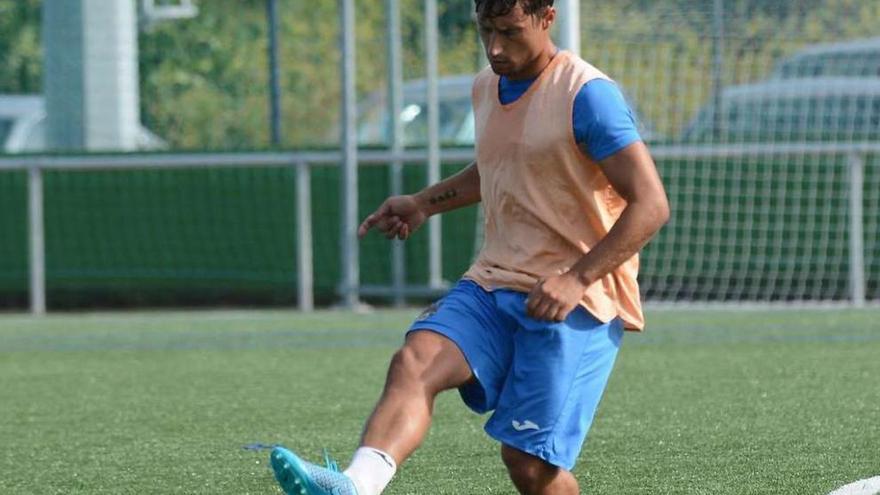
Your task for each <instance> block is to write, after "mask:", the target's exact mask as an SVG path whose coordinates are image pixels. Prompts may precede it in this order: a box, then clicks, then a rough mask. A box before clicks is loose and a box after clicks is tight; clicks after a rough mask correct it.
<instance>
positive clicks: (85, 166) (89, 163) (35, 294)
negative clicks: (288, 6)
mask: <svg viewBox="0 0 880 495" xmlns="http://www.w3.org/2000/svg"><path fill="white" fill-rule="evenodd" d="M439 154H440V157H439V158H440V161H441V162H442V163H449V164H455V163H468V162H470V161H472V160H473V159H474V154H473V151H472V150H470V149H460V148H452V149H441V150H440V153H439ZM651 154H652V155H653V156H654V158H655V159H657V160H670V159H686V160H700V159H713V158H733V157H749V156H779V155H791V154H802V155H813V156H815V155H828V156H845V157H847V165H848V169H849V174H848V177H849V189H850V195H849V213H850V215H849V219H850V224H849V229H850V236H849V246H848V250H849V262H850V263H849V264H850V274H849V276H850V286H851V288H850V303H851V304H852V305H854V306H857V307H860V306H864V305H865V276H864V275H865V260H864V249H865V247H864V230H863V228H864V227H863V225H864V211H863V187H864V167H865V158H864V157H865V156H866V155H868V154H880V143H849V144H836V143H830V144H822V143H811V144H768V145H764V144H753V145H750V144H745V145H705V146H657V147H653V148H652V149H651ZM357 156H358V165H359V166H380V165H381V166H388V165H389V164H391V165H392V166H395V164H398V165H397V166H398V167H399V165H400V164H406V165H415V164H418V165H422V166H423V164H424V163H426V162H427V161H428V160H429V158H430V151H428V150H402V151H396V152H389V151H382V150H359V151H358V153H357ZM343 161H344V153H342V152H340V151H295V152H243V153H179V154H101V155H76V156H58V155H51V156H48V155H23V156H5V157H0V172H2V171H9V170H25V171H27V172H28V190H29V192H28V203H29V207H28V225H29V256H30V261H29V263H30V268H29V269H30V303H31V304H30V308H31V312H32V313H34V314H43V313H45V312H46V284H45V277H46V269H45V262H46V258H45V241H44V237H45V233H44V221H43V199H44V198H43V171H45V170H71V171H77V170H79V171H86V170H119V169H182V168H216V167H245V168H251V167H293V168H295V169H296V178H297V180H296V209H297V211H296V218H297V229H298V230H299V231H298V233H297V269H298V273H299V274H300V275H299V280H298V281H297V293H298V301H299V308H300V309H302V310H311V309H312V308H313V305H314V303H313V301H314V299H313V273H314V267H313V263H314V262H313V257H312V218H311V193H310V181H311V180H310V177H311V173H310V171H311V168H312V167H338V166H340V163H343ZM341 190H342V191H344V190H347V188H346V187H344V186H343V187H342V188H341ZM345 246H346V249H347V250H354V251H357V250H358V246H357V244H356V243H354V244H353V245H349V244H345ZM439 249H440V247H439V245H435V244H434V243H430V244H429V250H437V251H438V252H437V254H436V255H435V256H438V257H439ZM342 256H343V257H346V256H354V257H356V256H357V253H356V252H343V253H342ZM394 265H395V266H397V268H395V270H396V271H401V270H405V268H404V267H403V264H402V263H400V265H398V264H397V263H395V264H394ZM404 279H405V273H397V274H396V275H395V276H394V277H393V280H395V281H396V282H395V283H393V284H392V286H390V287H379V286H361V285H360V284H358V285H356V286H355V287H353V288H351V292H352V294H353V297H354V299H355V300H356V299H357V298H358V297H359V295H360V294H373V295H380V294H381V295H390V296H393V297H394V299H395V300H396V301H402V300H404V298H405V297H406V296H407V295H424V294H426V293H428V292H431V291H435V290H436V289H438V288H437V287H427V288H425V287H407V286H404V285H403V283H402V280H404ZM345 289H346V288H344V287H343V292H344V291H345ZM343 295H345V294H343Z"/></svg>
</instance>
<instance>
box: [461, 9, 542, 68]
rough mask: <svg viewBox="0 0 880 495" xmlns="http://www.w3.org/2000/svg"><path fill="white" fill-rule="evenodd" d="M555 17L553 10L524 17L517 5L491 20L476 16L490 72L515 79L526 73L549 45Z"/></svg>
mask: <svg viewBox="0 0 880 495" xmlns="http://www.w3.org/2000/svg"><path fill="white" fill-rule="evenodd" d="M555 14H556V11H555V9H553V8H552V7H550V8H547V9H545V10H544V11H543V12H537V13H535V14H533V15H527V14H526V13H525V12H523V9H522V6H521V5H520V4H519V3H517V4H516V6H515V7H514V8H513V9H512V10H511V11H510V12H509V13H508V14H507V15H503V16H498V17H491V18H487V17H485V16H483V15H479V16H478V18H477V24H478V27H479V29H480V38H482V40H483V47H484V48H485V49H486V58H488V59H489V63H490V64H491V65H492V70H493V71H495V73H496V74H498V75H502V76H507V77H514V78H515V77H517V76H522V75H523V72H524V71H525V72H527V71H528V70H529V69H530V68H531V65H532V62H534V61H535V60H536V59H537V58H538V56H539V55H540V54H541V51H542V50H544V49H545V48H546V47H547V44H548V43H550V26H551V25H552V23H553V19H554V17H555Z"/></svg>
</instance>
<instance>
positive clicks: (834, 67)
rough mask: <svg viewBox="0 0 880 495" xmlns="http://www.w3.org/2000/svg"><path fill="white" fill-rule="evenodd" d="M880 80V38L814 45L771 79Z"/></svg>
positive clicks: (784, 63) (786, 62)
mask: <svg viewBox="0 0 880 495" xmlns="http://www.w3.org/2000/svg"><path fill="white" fill-rule="evenodd" d="M812 77H880V37H876V38H867V39H860V40H852V41H846V42H841V43H822V44H816V45H810V46H808V47H806V48H804V49H803V50H801V51H799V52H797V53H795V54H794V55H792V56H790V57H788V58H785V59H783V60H782V61H781V62H779V63H778V64H777V65H776V67H775V68H774V70H773V73H772V74H771V76H770V79H802V78H812Z"/></svg>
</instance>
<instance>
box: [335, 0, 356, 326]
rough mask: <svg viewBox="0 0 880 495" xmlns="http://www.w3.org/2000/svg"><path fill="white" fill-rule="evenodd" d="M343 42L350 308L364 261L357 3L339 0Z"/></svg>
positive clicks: (346, 298) (344, 240)
mask: <svg viewBox="0 0 880 495" xmlns="http://www.w3.org/2000/svg"><path fill="white" fill-rule="evenodd" d="M339 5H340V16H341V21H342V22H341V25H340V42H341V44H342V60H341V64H342V66H341V67H340V68H341V71H342V102H343V103H342V154H343V166H342V170H341V172H342V174H341V175H342V177H341V179H342V180H341V181H340V196H341V198H340V202H341V205H340V207H341V213H342V219H341V220H342V221H341V222H339V223H340V228H341V229H342V232H341V234H340V244H341V246H340V247H341V249H340V256H341V259H340V265H341V267H342V270H341V272H342V287H341V291H340V292H341V293H342V294H341V295H342V304H343V305H344V306H345V307H346V308H349V309H355V308H357V306H358V304H359V303H360V297H359V286H360V260H359V250H358V238H357V231H356V230H357V226H358V170H357V167H358V149H357V101H356V98H357V92H356V88H355V76H356V74H355V70H356V68H357V67H356V65H355V56H356V52H355V9H354V0H339Z"/></svg>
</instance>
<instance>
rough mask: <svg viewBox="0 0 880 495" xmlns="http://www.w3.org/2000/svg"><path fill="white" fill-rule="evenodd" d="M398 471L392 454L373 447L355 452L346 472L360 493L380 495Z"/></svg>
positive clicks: (359, 494)
mask: <svg viewBox="0 0 880 495" xmlns="http://www.w3.org/2000/svg"><path fill="white" fill-rule="evenodd" d="M395 472H397V463H396V462H395V461H394V458H392V457H391V456H390V455H388V454H386V453H385V452H382V451H381V450H379V449H374V448H372V447H361V448H359V449H357V450H356V451H355V452H354V456H352V458H351V464H349V466H348V469H346V470H345V471H344V474H345V475H346V476H348V477H349V478H351V480H352V481H353V482H354V486H355V488H357V491H358V495H379V494H380V493H382V490H384V489H385V487H386V486H388V483H390V482H391V478H393V477H394V473H395Z"/></svg>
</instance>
